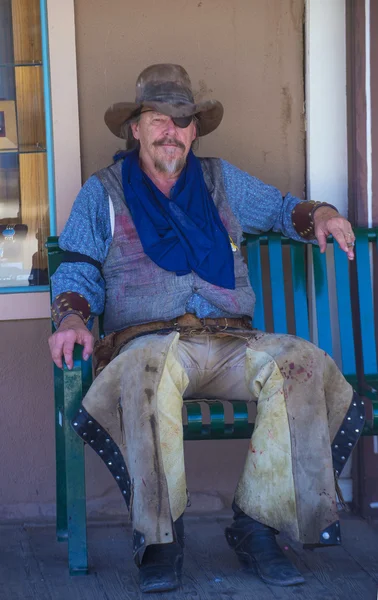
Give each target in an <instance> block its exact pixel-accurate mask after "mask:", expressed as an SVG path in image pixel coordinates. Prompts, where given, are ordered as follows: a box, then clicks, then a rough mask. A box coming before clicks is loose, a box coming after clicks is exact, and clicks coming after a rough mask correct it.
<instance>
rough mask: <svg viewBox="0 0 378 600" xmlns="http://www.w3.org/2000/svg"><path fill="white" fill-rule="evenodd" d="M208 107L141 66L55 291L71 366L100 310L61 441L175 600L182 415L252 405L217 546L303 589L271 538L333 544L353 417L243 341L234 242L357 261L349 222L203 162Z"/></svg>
mask: <svg viewBox="0 0 378 600" xmlns="http://www.w3.org/2000/svg"><path fill="white" fill-rule="evenodd" d="M222 116H223V108H222V105H221V104H220V103H219V102H217V101H207V102H202V103H199V104H195V102H194V100H193V95H192V90H191V83H190V79H189V76H188V74H187V73H186V71H185V70H184V69H183V68H182V67H180V66H178V65H171V64H165V65H153V66H150V67H148V68H147V69H145V70H144V71H143V72H142V73H141V75H140V76H139V78H138V80H137V85H136V100H135V102H123V103H120V104H115V105H113V106H111V107H110V108H109V109H108V111H107V112H106V114H105V122H106V124H107V126H108V127H109V128H110V130H111V131H112V132H113V133H114V134H115V135H116V136H118V137H121V138H125V139H127V140H128V149H130V148H131V147H133V148H134V149H133V150H131V151H129V152H127V153H125V154H124V156H123V158H122V159H120V160H118V161H116V162H115V163H114V164H113V165H112V166H110V167H108V168H106V169H102V170H101V171H99V172H98V173H96V174H95V175H94V176H93V177H91V178H90V179H89V180H88V181H87V182H86V184H85V185H84V187H83V188H82V190H81V192H80V193H79V195H78V198H77V199H76V202H75V204H74V207H73V209H72V213H71V215H70V217H69V220H68V222H67V225H66V227H65V229H64V231H63V233H62V235H61V237H60V246H61V247H62V248H63V249H64V250H65V258H64V261H65V262H63V264H62V265H61V266H60V267H59V269H58V270H57V272H56V274H55V275H54V277H53V298H54V302H53V307H52V314H53V318H54V322H55V324H56V327H57V331H56V332H55V333H54V334H53V335H52V337H51V338H50V340H49V343H50V349H51V353H52V357H53V359H54V361H55V363H56V364H57V365H58V366H59V367H62V358H63V357H64V360H65V361H66V363H67V366H68V368H72V350H73V346H74V343H79V344H81V345H83V346H84V349H83V356H84V359H87V358H88V357H89V356H90V354H91V353H92V351H93V337H92V334H91V333H90V331H89V329H88V327H87V325H88V326H90V325H91V322H92V319H93V317H94V316H96V315H98V314H101V313H102V312H103V311H104V329H105V333H106V337H105V338H104V340H102V341H101V342H100V343H98V345H97V347H96V348H95V361H96V363H97V368H96V372H97V373H98V376H97V378H96V379H95V381H94V383H93V385H92V387H91V389H90V390H89V392H88V394H87V396H86V397H85V399H84V401H83V406H82V408H81V409H80V412H79V414H78V415H77V417H76V419H75V420H74V421H73V427H74V428H75V429H76V431H77V432H78V434H79V435H81V437H82V438H83V439H84V440H85V441H87V442H88V443H89V444H90V445H92V447H93V448H94V449H95V450H96V451H97V452H98V453H99V455H100V456H101V457H102V458H103V459H104V460H105V461H106V464H107V465H108V466H109V468H110V470H111V472H112V473H113V475H114V476H115V478H116V480H117V482H118V484H119V485H120V488H121V491H122V493H123V495H124V497H125V500H126V503H127V505H128V507H129V510H130V513H131V518H132V524H133V551H134V558H135V562H136V564H137V566H138V567H139V569H140V586H141V590H142V591H144V592H154V591H166V590H172V589H175V588H177V587H178V585H179V583H180V575H181V567H182V561H183V518H182V515H183V513H184V510H185V507H186V504H187V489H186V481H185V469H184V456H183V434H182V417H181V411H182V399H183V398H184V399H185V398H193V397H197V398H201V397H202V398H210V399H211V398H220V399H222V398H223V399H227V400H232V399H238V400H245V401H257V402H258V412H257V420H256V426H255V430H254V433H253V436H252V440H251V444H250V447H249V452H248V456H247V459H246V463H245V467H244V471H243V473H242V476H241V478H240V481H239V484H238V487H237V489H236V492H235V499H234V503H233V510H234V517H233V522H232V524H231V525H230V527H228V528H227V529H226V538H227V542H228V543H229V545H230V546H231V548H233V549H234V550H235V551H236V553H237V555H238V557H239V559H240V560H241V562H242V563H243V564H245V565H247V566H248V567H249V568H250V569H251V570H252V571H253V572H255V573H256V574H257V575H258V576H260V577H261V578H262V579H263V580H264V581H265V582H268V583H271V584H277V585H294V584H298V583H302V582H303V581H304V580H303V577H302V576H301V574H300V573H299V572H298V571H297V570H296V568H295V567H294V566H293V565H292V564H291V563H290V562H289V561H288V559H287V558H286V557H285V556H284V554H283V553H282V551H281V550H280V548H279V546H278V544H277V542H276V539H275V536H276V534H277V533H278V531H285V532H286V533H288V534H289V535H291V537H292V538H293V539H294V540H299V541H301V542H303V543H304V544H308V545H309V546H318V545H332V544H339V543H340V531H339V522H338V517H337V509H336V493H335V480H334V473H335V474H336V477H337V476H338V475H339V473H340V472H341V469H342V467H343V464H344V463H345V462H346V460H347V458H348V456H349V455H350V452H351V451H352V449H353V447H354V445H355V443H356V442H357V440H358V437H359V434H360V431H361V429H362V426H363V420H364V413H363V406H362V403H361V402H360V400H359V399H358V398H357V396H356V395H355V394H354V393H353V390H352V388H351V387H350V385H349V384H348V383H347V382H346V381H345V379H344V378H343V376H342V375H341V373H340V371H339V370H338V368H337V367H336V365H335V364H334V362H333V361H332V359H331V358H330V357H329V356H327V355H326V354H325V353H324V352H323V351H321V350H319V349H318V348H316V347H315V346H313V345H312V344H310V343H308V342H306V341H304V340H301V339H299V338H295V337H293V336H288V335H272V334H265V333H263V332H259V331H256V330H253V329H252V327H251V319H252V316H253V308H254V300H255V299H254V294H253V291H252V289H251V287H250V283H249V279H248V273H247V269H246V265H245V264H244V262H243V258H242V255H241V252H240V242H241V239H242V231H247V232H255V231H267V230H269V229H274V230H276V231H282V232H283V233H284V234H286V235H288V236H290V237H292V238H294V239H297V240H304V241H309V240H315V239H316V240H317V241H318V243H319V244H320V247H321V250H322V251H323V252H324V251H325V248H326V236H327V235H328V234H332V235H333V236H334V237H335V238H336V240H337V241H338V243H339V244H340V247H341V248H342V249H343V250H344V251H345V252H346V253H347V255H348V258H349V259H350V260H352V259H353V257H354V254H353V245H354V235H353V231H352V228H351V225H350V223H349V222H348V221H347V220H346V219H344V218H343V217H341V216H340V215H339V214H338V212H337V211H336V209H335V208H334V207H332V206H331V205H328V204H325V203H311V202H302V201H301V200H299V199H298V198H295V197H294V196H292V195H291V194H288V195H287V196H285V197H284V198H282V196H281V195H280V193H279V191H278V190H276V189H275V188H272V187H271V186H268V185H265V184H263V183H262V182H261V181H259V180H258V179H256V178H254V177H251V176H250V175H248V174H247V173H243V172H242V171H240V170H239V169H237V168H236V167H234V166H232V165H231V164H229V163H227V162H225V161H223V160H220V159H213V158H207V159H197V158H196V157H195V156H194V154H193V153H192V151H191V147H192V144H193V142H194V141H195V139H196V138H197V136H203V135H206V134H209V133H210V132H211V131H213V130H214V129H215V128H216V127H217V126H218V125H219V124H220V122H221V119H222Z"/></svg>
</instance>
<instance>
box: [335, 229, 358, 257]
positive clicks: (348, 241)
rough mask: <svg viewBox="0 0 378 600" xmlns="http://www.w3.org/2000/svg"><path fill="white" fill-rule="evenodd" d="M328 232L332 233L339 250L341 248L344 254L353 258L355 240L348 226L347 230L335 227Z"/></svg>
mask: <svg viewBox="0 0 378 600" xmlns="http://www.w3.org/2000/svg"><path fill="white" fill-rule="evenodd" d="M346 223H347V225H349V223H348V222H346ZM330 233H332V235H333V237H334V238H335V240H336V241H337V242H338V244H339V246H340V248H341V250H343V251H344V252H345V253H346V255H347V256H348V259H349V260H353V259H354V249H353V248H354V242H355V239H356V238H355V235H354V233H353V231H352V229H351V227H350V225H349V227H348V228H347V231H345V229H341V228H337V229H334V230H332V229H331V231H330Z"/></svg>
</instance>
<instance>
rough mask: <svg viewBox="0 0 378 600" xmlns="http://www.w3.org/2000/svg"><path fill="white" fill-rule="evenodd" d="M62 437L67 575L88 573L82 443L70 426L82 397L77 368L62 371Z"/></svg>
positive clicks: (79, 375)
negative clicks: (65, 504)
mask: <svg viewBox="0 0 378 600" xmlns="http://www.w3.org/2000/svg"><path fill="white" fill-rule="evenodd" d="M64 379H65V381H64V407H65V411H64V412H65V418H64V437H65V467H66V492H67V525H68V564H69V570H70V574H71V575H86V574H87V573H88V557H87V518H86V498H85V462H84V444H83V442H82V440H81V439H80V438H79V437H78V436H77V435H76V433H75V432H74V430H73V429H72V426H71V420H72V418H73V416H74V415H75V414H76V412H77V410H78V408H79V406H80V403H81V399H82V379H81V370H79V369H73V370H72V371H67V370H65V371H64Z"/></svg>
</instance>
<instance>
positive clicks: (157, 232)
mask: <svg viewBox="0 0 378 600" xmlns="http://www.w3.org/2000/svg"><path fill="white" fill-rule="evenodd" d="M122 184H123V191H124V195H125V199H126V203H127V206H128V208H129V210H130V213H131V216H132V218H133V221H134V224H135V227H136V230H137V232H138V235H139V238H140V240H141V243H142V246H143V250H144V252H145V253H146V254H147V256H149V257H150V258H151V260H153V261H154V262H155V263H156V264H157V265H159V267H161V268H162V269H165V270H166V271H175V272H176V274H177V275H186V274H188V273H190V272H191V271H194V272H195V273H197V275H199V276H200V277H201V278H202V279H204V280H205V281H208V282H209V283H212V284H214V285H218V286H220V287H223V288H228V289H231V290H233V289H235V274H234V258H233V254H232V249H231V244H230V238H229V235H228V233H227V230H226V228H225V227H224V225H223V223H222V221H221V219H220V216H219V213H218V210H217V208H216V206H215V204H214V201H213V199H212V197H211V195H210V193H209V191H208V189H207V187H206V183H205V180H204V177H203V173H202V168H201V163H200V161H199V160H198V158H196V157H195V156H194V154H193V153H192V152H191V151H190V152H189V154H188V158H187V163H186V166H185V168H184V169H183V171H182V173H181V174H180V177H179V179H178V180H177V183H176V184H175V186H174V187H173V189H172V193H171V198H167V197H166V196H165V195H164V194H163V193H162V192H161V191H160V190H159V189H158V188H157V187H156V186H155V184H154V183H153V182H152V181H151V179H149V177H147V175H146V174H145V173H144V172H143V171H142V170H141V168H140V166H139V154H138V151H137V150H134V151H133V152H130V153H128V154H127V155H126V157H125V159H124V161H123V165H122Z"/></svg>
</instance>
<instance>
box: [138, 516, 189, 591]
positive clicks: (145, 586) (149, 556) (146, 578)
mask: <svg viewBox="0 0 378 600" xmlns="http://www.w3.org/2000/svg"><path fill="white" fill-rule="evenodd" d="M174 528H175V531H176V541H174V542H172V543H171V544H152V545H151V546H147V548H146V550H145V553H144V555H143V558H142V562H141V565H140V567H139V586H140V590H141V592H144V593H151V592H152V593H154V592H169V591H171V590H176V589H177V588H178V587H180V585H181V573H182V565H183V561H184V552H183V549H184V520H183V517H182V516H181V517H180V518H179V519H177V521H176V522H175V523H174Z"/></svg>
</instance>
